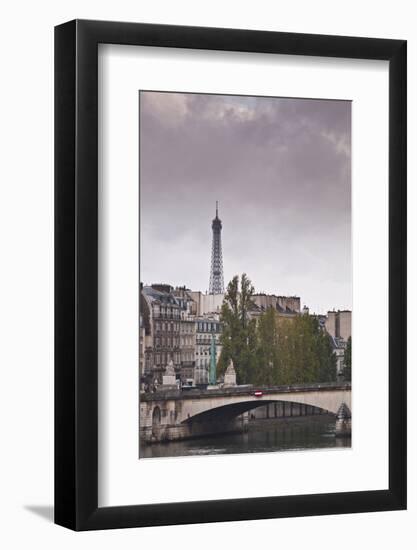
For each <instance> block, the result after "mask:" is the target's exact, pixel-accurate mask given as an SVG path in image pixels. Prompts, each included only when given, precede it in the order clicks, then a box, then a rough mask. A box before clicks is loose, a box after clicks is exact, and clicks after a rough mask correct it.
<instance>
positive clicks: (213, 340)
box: [195, 315, 222, 385]
mask: <svg viewBox="0 0 417 550" xmlns="http://www.w3.org/2000/svg"><path fill="white" fill-rule="evenodd" d="M195 327H196V328H195V330H196V341H195V383H196V384H197V385H201V384H208V380H209V370H210V361H211V354H212V350H213V349H214V353H215V359H216V365H217V364H218V362H219V358H220V354H221V351H222V345H221V341H220V337H221V333H222V326H221V323H220V321H219V319H218V317H217V316H214V315H211V316H209V315H206V316H202V317H197V318H196V319H195ZM213 344H214V345H213Z"/></svg>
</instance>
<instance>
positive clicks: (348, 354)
mask: <svg viewBox="0 0 417 550" xmlns="http://www.w3.org/2000/svg"><path fill="white" fill-rule="evenodd" d="M344 364H345V366H344V368H343V377H344V379H345V380H348V381H349V382H350V381H351V380H352V337H351V336H349V338H348V341H347V346H346V349H345V357H344Z"/></svg>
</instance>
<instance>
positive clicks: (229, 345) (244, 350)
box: [219, 273, 256, 384]
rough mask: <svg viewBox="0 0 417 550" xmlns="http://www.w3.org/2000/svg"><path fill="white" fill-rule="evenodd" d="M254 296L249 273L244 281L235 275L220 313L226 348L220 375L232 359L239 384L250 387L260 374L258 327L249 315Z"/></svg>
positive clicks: (220, 361)
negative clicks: (255, 375)
mask: <svg viewBox="0 0 417 550" xmlns="http://www.w3.org/2000/svg"><path fill="white" fill-rule="evenodd" d="M253 293H254V288H253V285H252V283H251V281H250V279H249V278H248V276H247V275H246V273H243V275H242V276H241V277H240V281H239V276H238V275H235V276H234V277H233V279H232V280H231V281H230V282H229V284H228V286H227V290H226V294H225V297H224V301H223V305H222V309H221V313H220V319H221V322H222V324H223V332H222V336H221V343H222V346H223V347H222V353H221V357H220V360H219V373H220V374H221V373H222V372H224V370H225V369H226V367H227V365H228V363H229V361H230V359H232V360H233V364H234V366H235V369H236V375H237V381H238V383H239V384H248V383H250V382H251V380H252V379H253V374H254V370H256V365H255V362H256V354H255V349H256V323H255V321H254V320H253V319H252V320H251V319H250V318H249V315H248V312H249V309H250V307H251V305H252V300H251V297H252V295H253Z"/></svg>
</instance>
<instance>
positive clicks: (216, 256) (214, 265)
mask: <svg viewBox="0 0 417 550" xmlns="http://www.w3.org/2000/svg"><path fill="white" fill-rule="evenodd" d="M211 228H212V230H213V241H212V246H211V269H210V285H209V294H223V293H224V279H223V257H222V236H221V233H222V222H221V220H220V219H219V203H218V202H217V201H216V217H215V218H214V220H213V223H212V224H211Z"/></svg>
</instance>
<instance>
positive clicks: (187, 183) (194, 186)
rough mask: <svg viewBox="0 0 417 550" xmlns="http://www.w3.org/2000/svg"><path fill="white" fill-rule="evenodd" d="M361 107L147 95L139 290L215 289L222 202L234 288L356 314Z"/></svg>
mask: <svg viewBox="0 0 417 550" xmlns="http://www.w3.org/2000/svg"><path fill="white" fill-rule="evenodd" d="M350 117H351V104H350V102H347V101H331V100H308V99H287V98H252V97H242V96H219V95H202V94H180V93H156V92H141V95H140V177H141V242H142V248H141V279H142V280H143V281H144V282H147V283H150V282H156V281H164V282H170V283H172V284H174V285H175V284H185V285H187V286H189V287H191V288H193V289H200V290H203V291H205V290H206V289H207V287H208V280H209V265H210V246H211V220H212V218H213V216H214V208H215V201H216V200H219V201H220V217H221V219H222V221H223V260H224V271H225V280H226V281H228V280H229V279H230V278H231V277H232V276H233V275H234V274H235V273H242V272H247V273H248V275H249V276H250V277H251V279H252V281H253V283H254V285H255V287H256V289H257V290H259V291H266V292H274V293H278V294H298V295H300V296H301V298H302V301H303V302H304V303H306V304H307V305H309V306H310V307H311V308H312V309H313V310H315V311H325V310H326V309H331V308H333V307H336V308H339V307H340V308H348V307H349V308H350V307H351V253H350V252H351V251H350V246H351V238H350V230H351V168H350V167H351V159H350V149H351V147H350V141H351V127H350V124H351V123H350V120H351V118H350Z"/></svg>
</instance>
